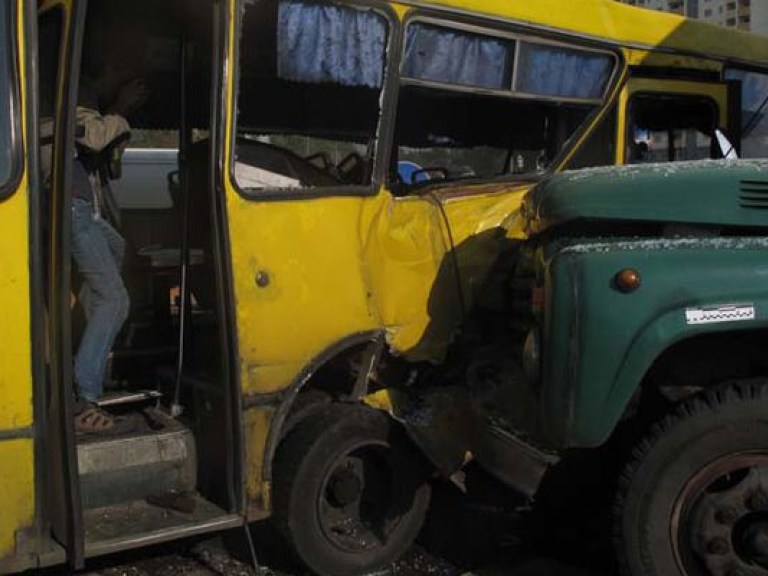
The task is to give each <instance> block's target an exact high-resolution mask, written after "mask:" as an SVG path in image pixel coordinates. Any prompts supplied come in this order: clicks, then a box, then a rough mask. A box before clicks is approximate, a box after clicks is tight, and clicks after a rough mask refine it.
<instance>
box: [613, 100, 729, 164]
mask: <svg viewBox="0 0 768 576" xmlns="http://www.w3.org/2000/svg"><path fill="white" fill-rule="evenodd" d="M648 96H662V97H663V96H667V97H674V98H680V99H682V98H691V99H697V100H701V101H703V102H706V103H707V104H709V105H710V107H711V108H712V110H713V111H714V117H715V129H718V128H721V127H720V118H721V116H722V114H723V111H722V110H720V105H719V104H718V103H717V100H715V99H714V98H713V97H712V96H710V95H708V94H693V93H691V94H688V93H683V92H672V91H669V92H664V91H648V90H640V91H638V92H633V93H632V94H631V95H630V96H629V99H628V100H627V105H626V108H625V110H626V111H625V113H624V118H625V122H624V136H623V140H622V142H621V148H622V149H623V150H624V165H626V166H638V165H639V164H638V163H632V162H629V161H628V160H629V159H628V157H627V148H628V146H629V144H630V138H631V136H632V122H633V118H634V108H635V104H636V100H637V98H638V97H641V98H642V97H648ZM712 138H714V134H713V135H712ZM701 160H704V159H701ZM709 160H712V158H709ZM662 162H672V163H677V162H686V160H663V161H662ZM689 162H690V160H689Z"/></svg>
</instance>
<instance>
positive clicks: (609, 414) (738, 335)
mask: <svg viewBox="0 0 768 576" xmlns="http://www.w3.org/2000/svg"><path fill="white" fill-rule="evenodd" d="M766 305H767V306H768V302H766ZM755 308H756V309H758V310H759V309H760V308H762V307H761V306H758V305H756V306H755ZM685 312H686V307H685V306H680V307H674V308H671V309H667V310H665V311H664V313H662V314H660V315H658V316H656V317H655V318H653V319H652V320H651V321H650V322H648V323H647V324H646V325H645V326H644V327H643V329H642V330H641V331H639V332H638V334H637V335H636V336H635V338H633V340H632V343H631V346H630V347H629V348H628V350H627V352H626V354H625V356H624V358H623V360H622V362H621V365H620V367H619V369H618V371H617V374H616V377H615V378H614V380H613V382H612V384H611V386H610V387H609V388H608V389H607V391H606V392H605V393H604V394H602V395H601V396H602V398H601V400H600V402H599V404H598V408H597V409H598V410H599V413H602V415H603V416H602V417H598V418H583V417H582V418H579V417H578V416H575V417H574V420H573V428H572V429H571V434H570V442H569V444H570V445H571V446H574V447H594V446H598V445H601V444H603V443H604V442H605V441H606V440H607V439H608V438H609V437H610V436H611V434H612V433H613V431H614V430H615V428H616V426H617V425H618V423H619V422H620V421H622V419H624V418H625V417H626V416H627V415H628V414H629V413H631V412H632V411H633V410H634V408H635V402H634V400H636V399H637V398H638V397H639V396H640V395H641V393H642V392H643V391H644V390H647V389H649V388H652V387H654V386H656V387H658V386H659V385H660V384H661V383H663V382H664V376H667V375H669V374H670V371H669V370H668V369H667V370H665V369H664V367H665V365H668V364H669V363H670V361H671V360H672V359H675V358H680V357H681V353H682V351H684V350H686V348H689V347H690V348H695V346H696V345H697V344H698V343H701V342H704V341H707V342H708V346H710V347H714V349H716V347H717V345H718V344H721V343H725V342H729V341H730V342H729V344H730V348H731V353H730V355H727V356H726V357H727V358H729V359H730V360H733V359H734V358H737V357H738V354H739V352H747V351H748V349H743V350H741V351H740V350H738V348H734V343H738V342H742V341H745V340H748V339H749V338H750V337H754V338H756V339H757V340H760V339H764V340H765V343H766V346H768V318H760V317H758V318H756V319H754V320H751V321H749V322H739V321H737V322H721V323H712V324H703V325H689V324H687V323H686V322H685V320H682V321H681V318H682V319H685ZM728 367H729V368H733V367H734V366H733V365H731V364H729V366H728ZM766 368H767V369H768V362H766ZM765 373H766V374H768V370H767V371H766V372H765ZM756 375H758V374H754V373H752V374H744V373H738V372H733V373H730V374H729V373H727V372H726V371H724V372H723V373H722V377H721V378H719V379H718V380H717V381H712V382H708V383H707V384H706V385H707V386H709V385H713V384H718V383H720V382H723V381H727V380H734V379H738V378H745V377H751V376H756ZM582 402H584V400H582ZM592 402H594V399H593V400H592ZM593 406H594V404H593ZM579 413H582V414H583V412H582V410H577V411H576V412H575V414H577V415H578V414H579ZM579 422H581V424H579ZM598 423H599V424H598ZM596 424H597V425H596Z"/></svg>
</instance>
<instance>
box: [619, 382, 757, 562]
mask: <svg viewBox="0 0 768 576" xmlns="http://www.w3.org/2000/svg"><path fill="white" fill-rule="evenodd" d="M615 512H616V531H615V534H616V544H617V551H618V558H619V565H620V567H621V570H622V572H623V574H625V575H627V576H641V575H643V576H645V575H647V576H675V575H684V576H732V575H743V576H753V575H754V576H757V575H763V576H765V575H768V387H766V385H765V383H764V382H747V383H739V384H735V385H729V386H727V387H723V388H718V389H714V390H710V391H708V392H707V393H705V394H704V395H702V396H697V397H694V398H691V399H689V400H687V401H685V402H683V403H682V404H681V405H679V406H678V408H677V409H676V411H675V412H674V414H671V415H669V416H667V417H666V418H665V419H664V420H663V421H661V422H660V423H658V424H656V425H655V426H654V428H653V429H652V431H651V433H650V435H649V436H648V437H647V438H646V439H645V440H643V441H642V442H641V443H640V444H639V445H638V446H637V447H636V448H635V450H634V452H633V461H632V463H631V464H630V465H629V466H628V467H627V468H626V470H625V471H624V474H623V476H622V479H621V481H620V487H619V493H618V497H617V500H616V509H615Z"/></svg>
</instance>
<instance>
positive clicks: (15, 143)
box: [0, 2, 23, 202]
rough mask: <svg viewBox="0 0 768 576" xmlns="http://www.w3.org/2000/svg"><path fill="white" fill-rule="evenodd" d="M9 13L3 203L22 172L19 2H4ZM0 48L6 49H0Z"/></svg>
mask: <svg viewBox="0 0 768 576" xmlns="http://www.w3.org/2000/svg"><path fill="white" fill-rule="evenodd" d="M5 6H6V9H7V12H6V14H5V22H4V23H3V25H5V26H7V31H8V35H7V43H8V44H10V46H7V47H8V50H7V51H4V52H5V55H3V54H0V58H5V64H6V69H5V75H6V80H7V81H8V88H9V90H8V95H9V106H8V124H9V128H10V139H9V145H10V150H11V154H10V171H9V174H8V178H7V179H6V181H5V182H0V202H2V201H4V200H6V199H8V198H10V197H11V196H13V194H14V192H16V191H17V190H18V188H19V183H20V181H21V176H22V173H23V169H22V167H23V143H22V138H21V92H20V83H21V78H20V75H19V50H18V32H17V29H16V26H17V22H18V6H17V3H16V2H6V3H5ZM0 48H4V47H3V46H0Z"/></svg>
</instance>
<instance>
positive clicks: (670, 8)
mask: <svg viewBox="0 0 768 576" xmlns="http://www.w3.org/2000/svg"><path fill="white" fill-rule="evenodd" d="M622 1H623V2H625V3H627V4H632V5H634V6H640V7H642V8H649V9H651V10H663V11H665V12H674V13H676V14H682V15H684V16H688V17H690V18H699V19H700V20H704V21H706V22H712V23H713V24H719V25H721V26H728V27H730V28H739V29H741V30H747V31H751V32H755V33H757V34H768V0H622Z"/></svg>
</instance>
